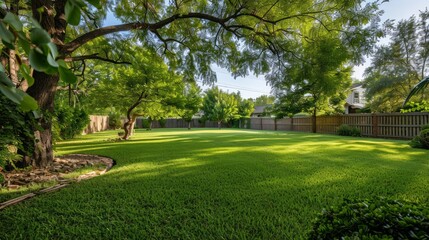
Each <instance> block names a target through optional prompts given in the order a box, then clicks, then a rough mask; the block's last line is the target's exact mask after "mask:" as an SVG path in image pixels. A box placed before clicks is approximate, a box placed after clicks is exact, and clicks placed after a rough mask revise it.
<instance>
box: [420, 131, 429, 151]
mask: <svg viewBox="0 0 429 240" xmlns="http://www.w3.org/2000/svg"><path fill="white" fill-rule="evenodd" d="M420 142H421V143H422V147H423V148H424V149H429V129H425V130H423V131H421V132H420Z"/></svg>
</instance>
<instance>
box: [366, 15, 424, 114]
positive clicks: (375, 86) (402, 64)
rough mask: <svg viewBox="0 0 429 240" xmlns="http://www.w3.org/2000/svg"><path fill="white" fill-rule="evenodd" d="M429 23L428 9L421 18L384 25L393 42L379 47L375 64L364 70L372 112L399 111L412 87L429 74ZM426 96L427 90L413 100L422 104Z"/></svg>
mask: <svg viewBox="0 0 429 240" xmlns="http://www.w3.org/2000/svg"><path fill="white" fill-rule="evenodd" d="M428 20H429V10H427V9H426V10H425V11H422V12H421V13H420V18H419V19H416V17H415V16H412V17H411V18H409V19H405V20H402V21H399V22H398V23H397V24H392V23H388V24H387V25H386V26H385V27H386V28H387V30H388V32H389V35H390V42H389V43H388V44H387V45H380V46H377V47H376V51H375V53H374V54H373V57H372V63H371V65H370V66H369V67H368V68H367V69H366V70H365V81H364V82H365V84H364V87H365V88H366V97H367V98H368V103H369V106H370V107H371V109H372V111H373V112H375V111H376V112H396V111H398V110H399V109H400V108H401V107H402V105H403V102H404V99H406V97H407V95H409V93H410V91H411V90H412V88H413V86H414V85H415V84H417V83H418V82H419V81H420V80H422V79H423V78H424V77H425V76H426V75H427V74H428V66H429V48H428V44H429V38H428V37H427V36H429V27H428ZM423 88H424V84H423V81H422V84H421V89H423ZM416 93H417V92H416ZM427 94H428V91H420V93H419V94H416V95H415V97H414V98H413V99H414V101H415V102H419V101H421V100H424V99H425V98H427ZM413 99H411V100H413ZM407 100H408V99H407ZM426 100H427V99H426Z"/></svg>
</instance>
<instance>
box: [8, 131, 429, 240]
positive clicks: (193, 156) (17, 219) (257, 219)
mask: <svg viewBox="0 0 429 240" xmlns="http://www.w3.org/2000/svg"><path fill="white" fill-rule="evenodd" d="M115 136H117V135H116V132H104V133H98V134H93V135H88V136H84V137H81V138H80V139H77V140H73V141H66V142H62V143H60V144H58V146H57V151H58V154H67V153H88V154H99V155H104V156H109V157H112V158H113V159H115V160H116V161H117V165H116V166H115V167H114V168H113V169H112V170H111V171H110V172H109V173H107V174H105V175H103V176H100V177H97V178H94V179H91V180H88V181H83V182H80V183H78V184H73V185H72V186H70V187H68V188H65V189H62V190H60V191H59V192H55V193H51V194H46V195H42V196H40V197H37V198H34V199H31V200H29V201H27V202H23V203H21V204H19V205H16V206H13V207H11V208H7V209H5V210H4V211H0V219H1V221H0V231H1V235H0V238H3V239H14V238H21V239H301V238H305V237H306V236H307V233H308V231H309V228H310V224H311V221H312V220H313V219H314V218H315V216H316V214H317V213H318V212H320V211H321V210H322V208H323V207H326V206H329V205H333V204H337V203H339V202H341V201H342V200H343V199H344V198H371V197H378V196H386V197H392V198H398V199H407V200H413V201H418V202H424V203H428V202H429V191H428V188H429V175H428V173H429V151H425V150H418V149H412V148H410V147H409V146H408V145H407V144H406V142H405V141H391V140H384V139H369V138H352V137H339V136H330V135H318V134H305V133H295V132H293V133H292V132H264V131H246V130H228V129H223V130H215V129H205V130H195V129H194V130H191V131H188V130H182V129H173V130H159V129H156V130H152V131H138V132H137V134H135V136H134V137H133V138H132V140H130V141H126V142H111V141H106V139H108V138H114V137H115ZM0 194H4V193H0Z"/></svg>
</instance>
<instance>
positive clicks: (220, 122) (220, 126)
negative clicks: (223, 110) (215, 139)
mask: <svg viewBox="0 0 429 240" xmlns="http://www.w3.org/2000/svg"><path fill="white" fill-rule="evenodd" d="M217 127H218V128H219V129H221V128H222V121H217Z"/></svg>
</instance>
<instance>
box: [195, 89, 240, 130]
mask: <svg viewBox="0 0 429 240" xmlns="http://www.w3.org/2000/svg"><path fill="white" fill-rule="evenodd" d="M237 104H238V103H237V100H236V98H235V95H233V94H228V93H226V92H223V91H222V90H220V89H219V88H218V87H213V88H211V89H208V90H206V92H205V96H204V100H203V111H204V116H205V118H206V119H209V120H212V121H217V122H218V123H219V127H220V124H221V123H222V122H227V121H229V120H231V119H236V118H237V116H238V105H237Z"/></svg>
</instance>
